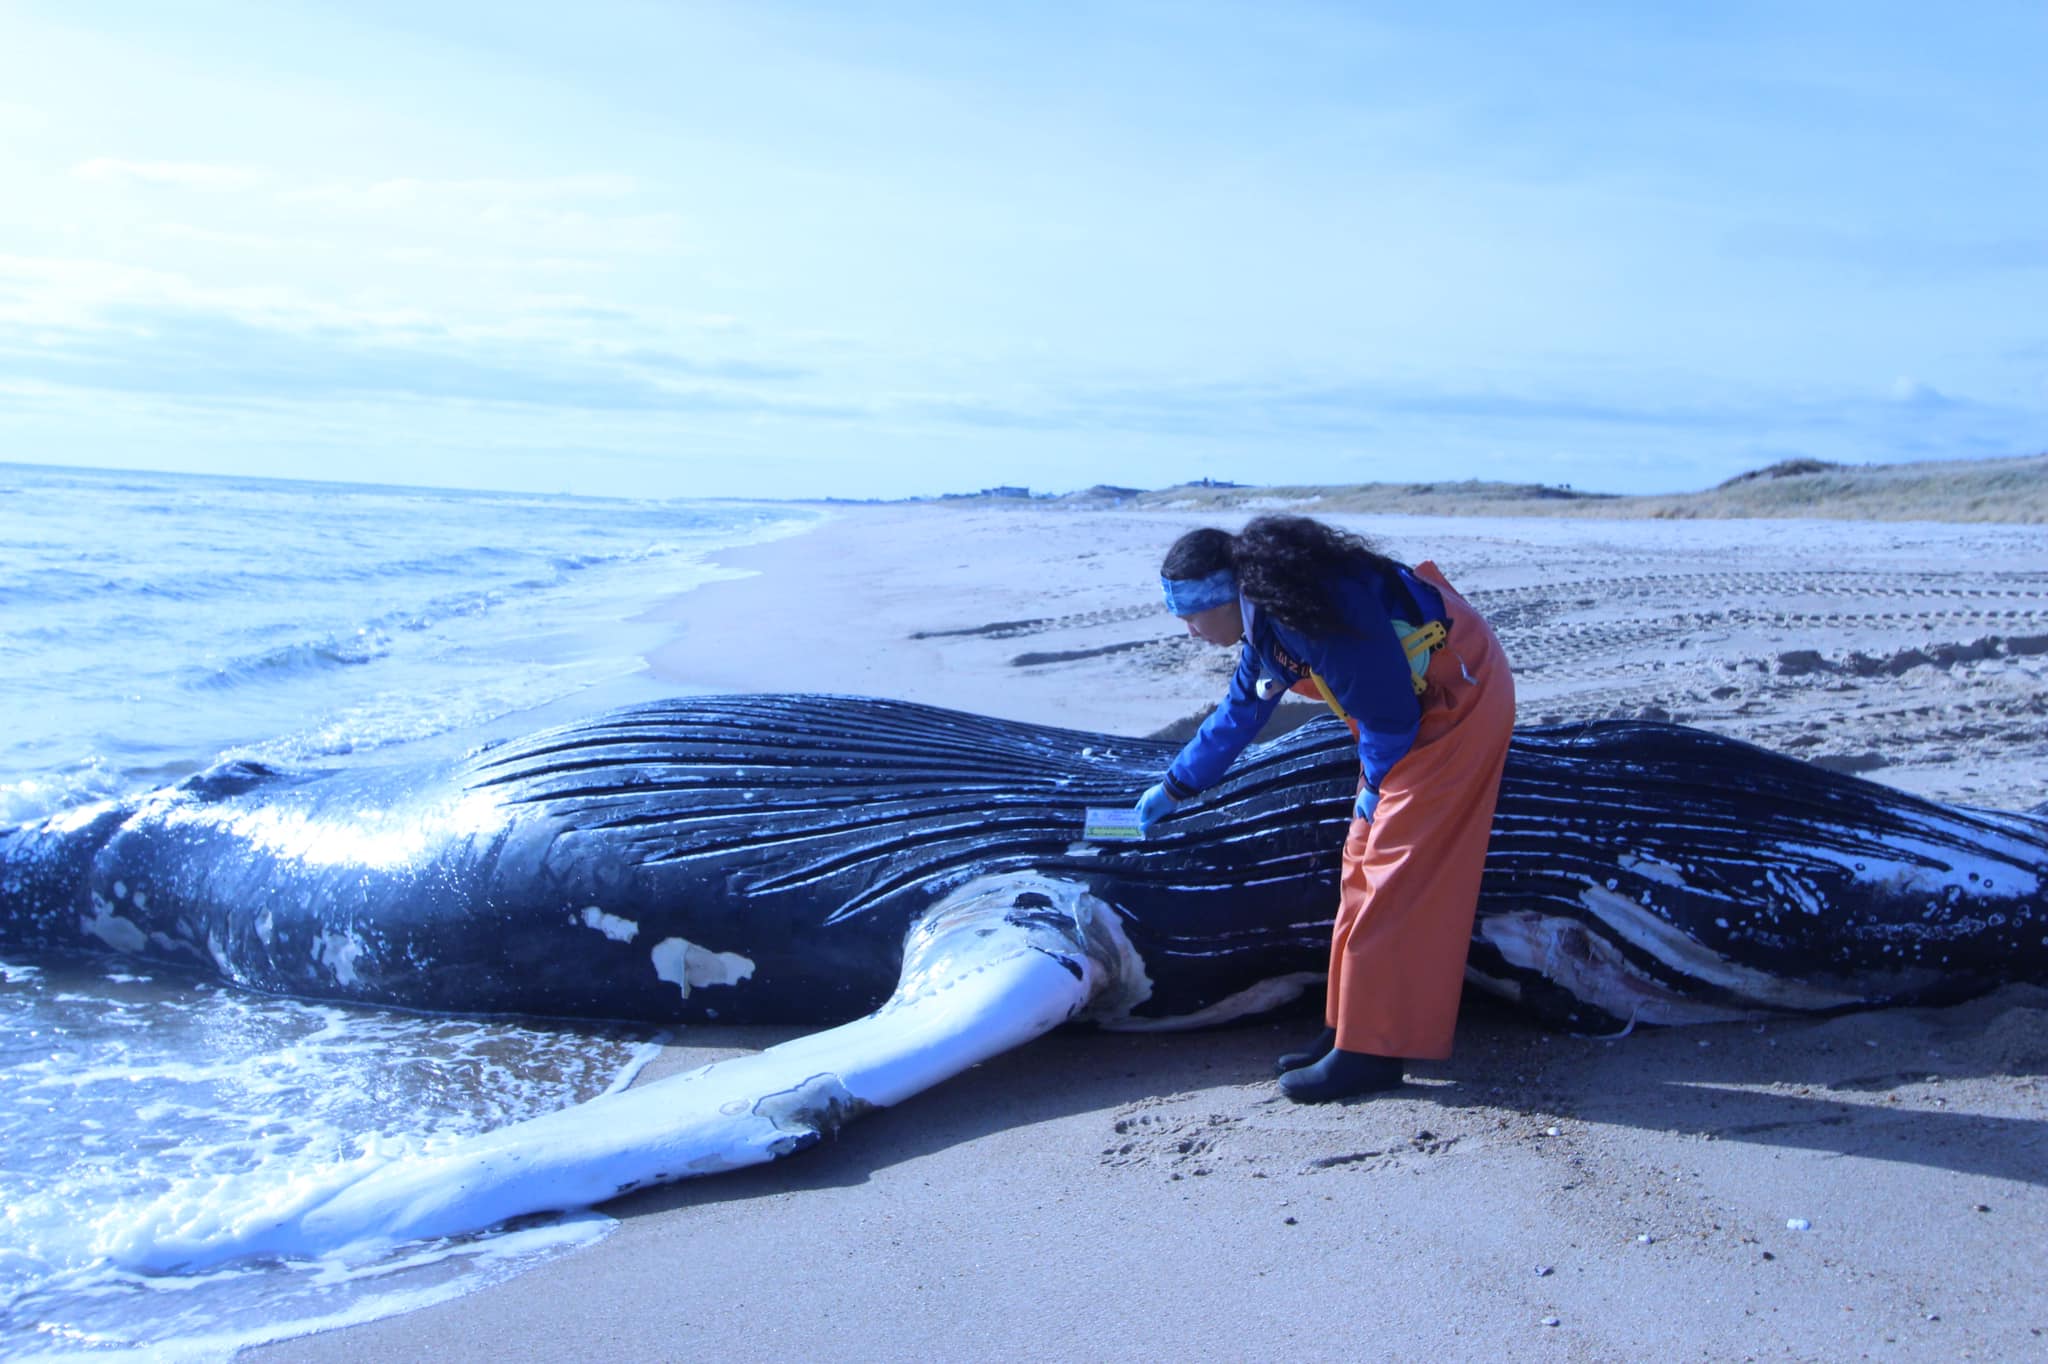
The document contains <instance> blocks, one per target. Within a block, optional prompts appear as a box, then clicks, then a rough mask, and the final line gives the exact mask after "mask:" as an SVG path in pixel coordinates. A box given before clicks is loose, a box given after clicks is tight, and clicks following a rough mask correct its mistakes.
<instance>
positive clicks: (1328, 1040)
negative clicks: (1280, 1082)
mask: <svg viewBox="0 0 2048 1364" xmlns="http://www.w3.org/2000/svg"><path fill="white" fill-rule="evenodd" d="M1336 1045H1337V1030H1336V1029H1335V1028H1324V1029H1323V1035H1322V1036H1321V1037H1318V1038H1317V1039H1316V1040H1315V1041H1313V1042H1311V1043H1309V1044H1308V1047H1307V1048H1306V1049H1305V1050H1303V1051H1290V1052H1288V1053H1287V1054H1286V1055H1285V1056H1283V1057H1281V1058H1280V1059H1279V1060H1277V1061H1275V1062H1274V1063H1273V1073H1274V1074H1275V1075H1285V1074H1286V1073H1287V1072H1288V1071H1290V1070H1300V1069H1301V1068H1302V1067H1303V1066H1312V1065H1314V1064H1315V1063H1316V1062H1318V1061H1320V1060H1322V1059H1323V1058H1324V1057H1325V1056H1328V1055H1329V1054H1330V1048H1332V1047H1334V1046H1336Z"/></svg>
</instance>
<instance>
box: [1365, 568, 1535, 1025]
mask: <svg viewBox="0 0 2048 1364" xmlns="http://www.w3.org/2000/svg"><path fill="white" fill-rule="evenodd" d="M1415 573H1416V576H1418V577H1420V578H1422V579H1423V580H1425V581H1426V582H1428V583H1430V584H1431V585H1433V586H1434V587H1435V588H1436V589H1437V591H1439V592H1441V593H1442V594H1443V598H1444V607H1445V609H1446V610H1448V611H1449V612H1450V615H1451V628H1450V635H1449V638H1448V639H1446V640H1445V642H1444V646H1443V647H1442V648H1441V649H1438V650H1437V651H1436V653H1435V654H1434V655H1432V656H1431V658H1430V660H1429V667H1428V670H1427V671H1426V672H1425V673H1424V674H1423V680H1424V682H1425V683H1427V689H1426V690H1425V691H1424V693H1423V695H1422V727H1421V730H1420V732H1418V733H1417V734H1416V736H1415V745H1414V747H1412V748H1410V749H1409V750H1408V752H1407V753H1405V754H1404V755H1402V757H1401V759H1400V760H1399V761H1398V762H1396V763H1395V764H1394V766H1393V768H1392V769H1391V770H1390V771H1389V772H1388V773H1387V777H1386V780H1385V781H1383V782H1381V783H1380V802H1379V806H1378V808H1377V809H1376V810H1375V811H1374V812H1373V817H1372V819H1370V820H1363V819H1354V820H1352V821H1351V829H1350V832H1349V833H1348V834H1347V835H1346V836H1345V839H1344V871H1343V876H1342V881H1341V896H1340V899H1339V901H1338V905H1337V924H1336V928H1335V930H1334V932H1333V934H1332V937H1331V942H1330V992H1329V1003H1328V1006H1327V1012H1326V1017H1327V1021H1328V1023H1329V1025H1330V1026H1331V1027H1332V1028H1335V1029H1336V1030H1337V1045H1338V1046H1339V1047H1340V1048H1342V1049H1343V1050H1345V1051H1362V1052H1370V1053H1372V1054H1373V1055H1376V1056H1398V1057H1403V1058H1406V1059H1410V1060H1418V1061H1440V1060H1442V1059H1444V1058H1445V1057H1447V1056H1449V1055H1450V1054H1451V1034H1452V1032H1453V1031H1454V1030H1455V1029H1456V1026H1457V1021H1458V995H1459V993H1460V992H1461V991H1462V990H1463V989H1464V985H1465V955H1466V952H1467V950H1468V949H1469V948H1470V945H1471V940H1472V915H1473V911H1474V910H1475V909H1477V907H1478V904H1479V874H1480V870H1481V868H1482V866H1483V865H1484V863H1485V861H1486V840H1487V838H1488V836H1489V835H1490V834H1491V833H1492V831H1493V805H1494V801H1495V800H1496V799H1497V798H1498V797H1499V795H1500V774H1501V769H1502V767H1504V766H1505V765H1506V763H1507V756H1508V739H1509V736H1510V735H1511V734H1512V732H1513V730H1514V724H1515V680H1514V676H1513V675H1512V674H1511V673H1510V672H1509V671H1508V661H1507V657H1506V655H1504V654H1503V653H1502V652H1501V648H1500V641H1499V640H1498V639H1496V638H1494V634H1493V629H1492V627H1490V626H1489V625H1487V623H1486V621H1485V620H1484V619H1483V618H1482V617H1481V616H1480V615H1479V613H1478V612H1476V611H1474V610H1473V609H1472V607H1471V606H1470V605H1469V604H1468V603H1467V602H1466V601H1465V599H1464V598H1463V597H1461V596H1459V595H1458V594H1457V592H1455V591H1454V590H1452V588H1451V585H1450V584H1449V583H1448V582H1445V581H1444V576H1443V574H1442V573H1440V572H1439V571H1438V570H1437V566H1436V565H1435V564H1433V563H1422V564H1418V565H1416V567H1415Z"/></svg>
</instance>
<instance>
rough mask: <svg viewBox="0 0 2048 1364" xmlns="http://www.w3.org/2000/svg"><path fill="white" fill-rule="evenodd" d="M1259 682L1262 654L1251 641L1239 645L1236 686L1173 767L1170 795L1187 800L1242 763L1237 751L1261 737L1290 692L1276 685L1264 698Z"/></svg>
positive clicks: (1168, 773)
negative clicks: (1271, 692) (1283, 699)
mask: <svg viewBox="0 0 2048 1364" xmlns="http://www.w3.org/2000/svg"><path fill="white" fill-rule="evenodd" d="M1258 685H1259V653H1258V650H1256V649H1254V648H1253V647H1252V646H1251V643H1250V641H1246V642H1245V643H1244V644H1242V645H1240V646H1239V650H1238V657H1237V671H1236V672H1235V673H1233V674H1232V675H1231V678H1230V689H1229V691H1227V692H1225V693H1224V696H1223V702H1222V704H1221V705H1219V706H1217V707H1216V709H1215V710H1214V711H1212V712H1211V713H1210V715H1209V718H1208V719H1206V720H1204V721H1203V722H1202V727H1201V728H1200V729H1199V730H1197V731H1195V737H1194V738H1192V739H1190V740H1188V741H1187V744H1186V746H1184V747H1183V748H1182V749H1181V751H1180V755H1179V756H1178V757H1176V758H1175V759H1174V760H1173V762H1172V763H1171V764H1170V765H1169V766H1168V767H1167V769H1166V781H1165V783H1164V785H1165V787H1166V794H1167V795H1169V796H1171V797H1172V798H1173V799H1174V800H1176V801H1181V800H1186V799H1188V798H1189V797H1190V796H1193V795H1195V794H1197V793H1198V792H1201V791H1203V790H1206V789H1207V788H1209V787H1211V786H1214V785H1215V784H1216V782H1217V781H1218V780H1220V779H1221V778H1222V776H1223V774H1224V773H1225V772H1226V771H1228V770H1229V768H1230V764H1231V763H1233V762H1235V761H1237V755H1238V754H1240V753H1242V752H1244V749H1245V745H1247V744H1249V743H1250V742H1251V741H1252V740H1253V739H1255V738H1257V737H1258V733H1259V731H1260V730H1262V729H1264V728H1265V727H1266V721H1268V720H1270V719H1271V718H1272V717H1273V712H1274V710H1275V709H1277V708H1278V707H1279V705H1280V698H1281V697H1282V696H1284V695H1285V694H1286V692H1285V691H1284V689H1276V690H1275V691H1274V692H1273V694H1272V695H1271V696H1268V697H1265V698H1263V699H1261V698H1260V696H1259V693H1258Z"/></svg>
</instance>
